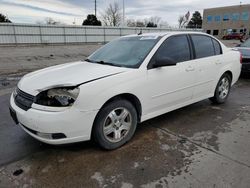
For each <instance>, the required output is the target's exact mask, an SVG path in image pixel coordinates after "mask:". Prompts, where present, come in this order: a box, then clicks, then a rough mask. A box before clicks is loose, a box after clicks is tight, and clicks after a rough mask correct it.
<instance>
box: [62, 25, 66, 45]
mask: <svg viewBox="0 0 250 188" xmlns="http://www.w3.org/2000/svg"><path fill="white" fill-rule="evenodd" d="M65 27H66V26H63V38H64V44H66V31H65V30H66V29H65Z"/></svg>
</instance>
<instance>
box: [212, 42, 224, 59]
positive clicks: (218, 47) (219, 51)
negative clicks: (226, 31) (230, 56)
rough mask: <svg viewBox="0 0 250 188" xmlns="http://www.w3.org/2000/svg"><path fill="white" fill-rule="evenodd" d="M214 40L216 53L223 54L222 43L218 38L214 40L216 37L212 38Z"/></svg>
mask: <svg viewBox="0 0 250 188" xmlns="http://www.w3.org/2000/svg"><path fill="white" fill-rule="evenodd" d="M212 41H213V44H214V52H215V55H220V54H222V50H221V46H220V43H219V42H218V41H217V40H214V39H212Z"/></svg>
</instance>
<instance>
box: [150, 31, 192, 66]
mask: <svg viewBox="0 0 250 188" xmlns="http://www.w3.org/2000/svg"><path fill="white" fill-rule="evenodd" d="M178 36H185V37H186V38H187V42H188V46H189V57H190V60H193V59H194V53H193V49H192V45H191V44H190V42H191V41H190V39H189V37H188V34H175V35H172V36H170V37H168V38H166V39H165V40H164V41H163V42H162V43H161V45H160V46H159V48H158V49H157V50H156V52H155V53H154V55H153V56H152V57H151V59H150V61H149V63H148V65H147V69H148V70H150V69H154V67H153V64H154V61H153V60H154V58H155V56H156V54H157V52H158V51H159V49H160V48H161V47H162V46H163V45H164V43H165V42H167V41H168V40H169V39H171V38H174V37H178ZM190 60H188V61H190ZM183 62H186V61H182V62H177V64H178V63H183Z"/></svg>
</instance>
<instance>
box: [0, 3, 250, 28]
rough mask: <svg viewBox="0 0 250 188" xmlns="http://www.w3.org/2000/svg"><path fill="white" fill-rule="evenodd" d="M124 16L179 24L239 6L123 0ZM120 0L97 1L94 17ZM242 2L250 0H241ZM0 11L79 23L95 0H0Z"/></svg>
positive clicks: (20, 19)
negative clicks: (190, 16) (198, 14)
mask: <svg viewBox="0 0 250 188" xmlns="http://www.w3.org/2000/svg"><path fill="white" fill-rule="evenodd" d="M124 1H125V13H126V14H125V15H126V16H125V17H126V19H140V20H144V19H146V18H149V17H153V16H158V17H161V20H162V21H164V22H167V23H168V24H169V25H171V26H175V25H177V24H178V21H177V20H178V18H179V16H180V15H184V14H186V13H187V12H188V11H190V13H191V14H192V13H193V12H194V11H196V10H198V11H200V12H201V13H202V11H203V9H205V8H213V7H220V6H231V5H238V4H240V1H237V0H153V1H152V0H124ZM114 2H118V3H119V4H120V5H121V7H122V0H97V17H98V18H99V19H101V14H102V13H103V12H104V10H105V8H106V7H107V6H108V5H109V4H110V3H114ZM241 2H242V3H243V4H246V3H250V0H245V1H244V0H242V1H241ZM0 13H2V14H4V15H7V17H8V18H9V19H10V20H11V21H12V22H15V23H38V22H44V20H45V19H46V18H47V17H51V18H53V19H54V20H56V21H59V22H61V23H64V24H73V22H75V24H77V25H80V24H81V23H82V21H83V20H84V19H85V18H86V16H87V15H88V14H94V0H0Z"/></svg>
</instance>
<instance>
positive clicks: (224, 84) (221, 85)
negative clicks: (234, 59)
mask: <svg viewBox="0 0 250 188" xmlns="http://www.w3.org/2000/svg"><path fill="white" fill-rule="evenodd" d="M231 83H232V78H231V76H230V75H229V74H227V73H225V74H223V75H222V76H221V78H220V80H219V82H218V84H217V86H216V89H215V92H214V96H213V97H212V98H210V100H211V101H212V102H214V103H216V104H223V103H225V102H226V100H227V98H228V96H229V93H230V90H231Z"/></svg>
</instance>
